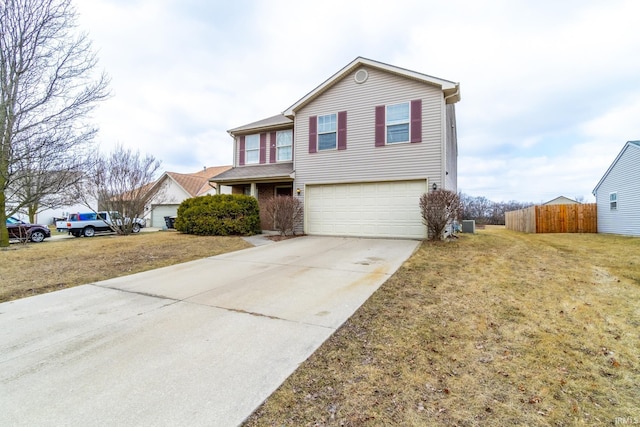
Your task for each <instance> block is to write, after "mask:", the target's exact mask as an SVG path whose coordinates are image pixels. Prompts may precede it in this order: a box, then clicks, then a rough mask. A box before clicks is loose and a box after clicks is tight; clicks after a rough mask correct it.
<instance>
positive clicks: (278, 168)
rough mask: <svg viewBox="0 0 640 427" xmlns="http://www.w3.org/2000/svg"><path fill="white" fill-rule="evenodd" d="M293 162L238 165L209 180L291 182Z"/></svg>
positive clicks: (293, 174)
mask: <svg viewBox="0 0 640 427" xmlns="http://www.w3.org/2000/svg"><path fill="white" fill-rule="evenodd" d="M294 178H295V172H294V170H293V163H276V164H269V165H251V166H240V167H236V168H232V169H229V170H228V171H225V172H223V173H221V174H220V175H217V176H214V177H213V178H211V179H210V180H209V181H210V182H215V183H218V184H221V185H241V184H250V183H252V182H255V183H266V182H293V180H294Z"/></svg>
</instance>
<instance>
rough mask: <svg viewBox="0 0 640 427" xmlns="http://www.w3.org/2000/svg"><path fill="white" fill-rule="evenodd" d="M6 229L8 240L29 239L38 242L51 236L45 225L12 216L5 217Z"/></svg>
mask: <svg viewBox="0 0 640 427" xmlns="http://www.w3.org/2000/svg"><path fill="white" fill-rule="evenodd" d="M7 230H8V231H9V239H10V240H20V241H26V240H31V241H32V242H34V243H40V242H42V241H43V240H44V239H46V238H47V237H51V230H49V227H47V226H46V225H41V224H29V223H28V222H24V221H22V220H19V219H18V218H15V217H12V216H10V217H8V218H7Z"/></svg>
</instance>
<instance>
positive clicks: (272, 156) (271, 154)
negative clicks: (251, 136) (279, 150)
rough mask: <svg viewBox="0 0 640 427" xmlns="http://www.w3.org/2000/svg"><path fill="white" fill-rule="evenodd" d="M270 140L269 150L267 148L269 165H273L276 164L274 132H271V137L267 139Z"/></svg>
mask: <svg viewBox="0 0 640 427" xmlns="http://www.w3.org/2000/svg"><path fill="white" fill-rule="evenodd" d="M269 140H270V143H271V145H270V148H269V163H275V162H276V133H275V132H271V136H270V137H269Z"/></svg>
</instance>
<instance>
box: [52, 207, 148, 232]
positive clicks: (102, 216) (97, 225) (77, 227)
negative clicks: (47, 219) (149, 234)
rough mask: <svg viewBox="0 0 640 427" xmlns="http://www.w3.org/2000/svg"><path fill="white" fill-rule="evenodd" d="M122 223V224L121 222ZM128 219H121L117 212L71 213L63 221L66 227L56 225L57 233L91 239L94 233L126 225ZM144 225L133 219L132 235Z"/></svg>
mask: <svg viewBox="0 0 640 427" xmlns="http://www.w3.org/2000/svg"><path fill="white" fill-rule="evenodd" d="M123 221H124V222H123ZM130 222H131V219H130V218H122V215H120V214H119V213H118V212H87V213H73V214H70V215H69V218H67V221H65V224H66V227H65V228H62V227H60V222H58V223H57V224H56V228H57V229H58V231H65V230H66V231H67V232H68V233H69V234H71V235H72V236H75V237H80V236H84V237H93V236H95V234H96V233H105V232H106V233H109V232H114V229H113V228H114V226H120V225H122V224H128V223H130ZM144 225H145V222H144V220H143V219H140V218H135V219H134V220H133V224H132V226H131V231H132V232H133V233H138V232H139V231H140V229H142V228H143V227H144Z"/></svg>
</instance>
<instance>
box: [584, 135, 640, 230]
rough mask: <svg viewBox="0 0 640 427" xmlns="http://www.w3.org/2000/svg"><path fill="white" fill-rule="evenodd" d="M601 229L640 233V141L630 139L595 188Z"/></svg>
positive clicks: (594, 193)
mask: <svg viewBox="0 0 640 427" xmlns="http://www.w3.org/2000/svg"><path fill="white" fill-rule="evenodd" d="M593 195H594V196H596V204H597V205H598V233H612V234H624V235H631V236H640V141H629V142H627V143H626V144H625V145H624V147H623V148H622V151H620V154H618V157H616V159H615V160H614V161H613V163H612V164H611V166H609V169H607V172H605V174H604V176H603V177H602V179H600V182H598V185H596V187H595V188H594V189H593Z"/></svg>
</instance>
